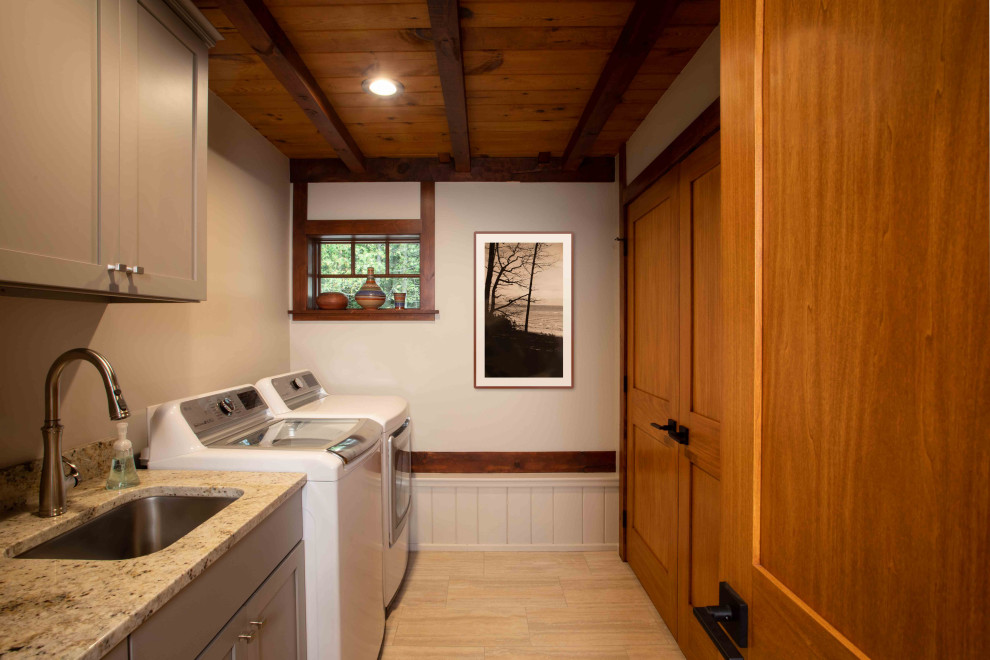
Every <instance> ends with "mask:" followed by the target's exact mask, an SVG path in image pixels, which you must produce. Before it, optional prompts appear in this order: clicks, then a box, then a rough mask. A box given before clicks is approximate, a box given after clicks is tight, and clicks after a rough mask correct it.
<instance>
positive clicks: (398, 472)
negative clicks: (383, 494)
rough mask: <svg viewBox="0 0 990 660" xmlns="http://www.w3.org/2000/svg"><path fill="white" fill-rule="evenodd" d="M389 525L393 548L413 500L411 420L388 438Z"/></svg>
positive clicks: (390, 540) (389, 536)
mask: <svg viewBox="0 0 990 660" xmlns="http://www.w3.org/2000/svg"><path fill="white" fill-rule="evenodd" d="M387 451H388V466H389V470H388V471H389V475H388V484H389V509H390V510H391V516H390V518H391V525H389V534H388V544H389V547H392V546H393V545H394V544H395V541H396V539H398V538H399V535H400V534H401V533H402V529H403V527H405V526H406V521H407V520H408V518H409V503H410V501H411V498H412V484H411V479H412V428H411V427H410V425H409V419H408V418H407V419H406V421H405V422H404V423H403V424H402V426H400V427H399V428H397V429H396V430H395V432H393V433H392V435H390V436H389V437H388V449H387Z"/></svg>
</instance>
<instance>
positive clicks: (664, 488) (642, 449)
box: [626, 168, 679, 630]
mask: <svg viewBox="0 0 990 660" xmlns="http://www.w3.org/2000/svg"><path fill="white" fill-rule="evenodd" d="M677 194H678V188H677V170H676V168H675V170H674V171H672V172H670V173H668V174H667V175H666V176H664V177H663V178H662V179H660V181H658V182H657V183H656V184H654V186H653V187H652V188H650V190H649V191H647V192H646V193H644V195H642V196H641V197H640V199H639V200H637V202H636V203H634V204H633V205H631V206H630V208H629V214H628V217H629V219H630V220H629V222H628V226H627V231H626V236H627V240H628V242H629V243H628V245H629V253H628V255H627V262H626V268H627V286H628V291H627V295H628V296H629V298H628V299H629V301H630V304H629V305H628V307H627V315H628V316H627V320H628V322H627V324H626V328H627V332H628V334H629V336H628V337H627V346H628V347H629V350H628V356H627V359H628V364H627V370H626V371H627V373H628V374H630V380H631V382H630V387H629V392H628V398H627V407H628V410H627V418H626V424H627V431H626V437H627V441H628V443H629V453H628V457H627V467H626V473H627V479H626V489H627V497H626V500H627V512H628V513H627V525H628V528H627V539H626V542H627V558H628V560H629V564H630V566H632V569H633V570H634V571H635V572H636V575H637V576H639V578H640V581H641V582H642V583H643V586H644V588H645V589H646V592H647V593H648V594H649V596H650V599H651V600H652V601H653V603H654V605H655V606H656V608H657V611H659V612H660V615H661V616H662V617H663V618H664V620H665V621H666V622H667V625H668V626H669V627H670V629H671V630H676V626H677V530H678V519H677V516H678V512H677V470H678V449H677V445H676V444H675V443H674V442H673V441H672V440H670V439H669V438H668V437H667V436H666V434H665V433H663V432H661V431H658V430H656V428H655V427H653V426H651V424H659V425H664V424H666V423H667V420H668V419H669V418H672V417H674V416H675V415H676V414H677V391H678V376H677V367H678V364H677V361H678V356H677V335H678V332H679V327H678V318H677V311H676V310H677V296H678V291H677V281H678V279H677V278H678V273H677V267H678V266H677V262H678V242H677V233H678V211H679V205H678V198H677Z"/></svg>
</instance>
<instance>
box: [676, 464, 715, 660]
mask: <svg viewBox="0 0 990 660" xmlns="http://www.w3.org/2000/svg"><path fill="white" fill-rule="evenodd" d="M680 502H681V510H682V511H684V512H685V518H686V520H685V523H683V525H684V526H685V527H686V529H684V528H682V530H681V534H680V555H681V556H682V557H684V558H685V560H686V561H685V565H684V568H683V570H682V571H681V579H682V580H683V584H681V585H680V588H679V591H680V612H679V614H680V622H679V623H680V629H679V630H678V639H677V641H678V644H680V646H681V650H682V651H683V652H684V655H685V656H686V657H688V658H703V659H706V660H707V659H708V658H711V659H712V660H716V659H717V658H719V657H720V656H719V653H718V651H716V650H715V647H714V645H712V643H711V641H710V640H709V639H708V636H707V635H706V634H705V633H704V631H702V630H701V628H700V626H699V625H698V621H697V620H696V619H695V618H694V615H693V613H692V611H691V610H692V608H693V607H696V606H704V605H706V604H711V603H717V602H718V556H719V541H720V526H721V507H722V498H721V492H720V487H719V481H718V478H716V477H713V476H712V475H710V474H708V473H707V472H705V471H704V470H703V469H702V468H700V467H699V466H698V465H697V464H696V463H695V462H694V461H692V460H691V459H690V458H689V457H688V456H687V453H686V452H685V455H684V456H682V457H681V461H680Z"/></svg>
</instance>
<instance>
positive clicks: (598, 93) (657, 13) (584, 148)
mask: <svg viewBox="0 0 990 660" xmlns="http://www.w3.org/2000/svg"><path fill="white" fill-rule="evenodd" d="M677 4H678V0H636V4H635V5H634V6H633V9H632V12H630V14H629V18H628V19H627V20H626V25H625V27H623V28H622V33H621V34H620V35H619V40H618V41H617V42H616V44H615V48H613V49H612V53H611V55H609V58H608V61H607V62H606V63H605V68H604V69H603V70H602V74H601V76H599V78H598V84H596V85H595V89H594V91H593V92H592V93H591V98H590V99H589V100H588V104H587V105H586V106H585V108H584V112H583V113H582V114H581V119H580V120H579V121H578V125H577V128H575V129H574V133H573V134H572V135H571V139H570V141H569V142H568V143H567V148H566V149H565V150H564V169H567V170H575V169H577V168H578V166H580V165H581V160H582V159H583V158H584V156H585V154H587V153H588V152H589V151H590V150H591V147H592V145H594V143H595V140H597V139H598V134H599V133H600V132H601V130H602V127H603V126H605V122H606V121H608V118H609V116H610V115H611V114H612V111H613V110H614V109H615V106H617V105H618V104H619V102H620V101H622V95H623V94H625V92H626V90H627V89H628V88H629V83H631V82H632V79H633V78H634V77H635V76H636V73H637V72H638V71H639V68H640V66H642V64H643V62H644V61H645V60H646V56H647V55H649V54H650V51H651V50H653V46H654V44H656V42H657V39H659V38H660V34H661V33H662V32H663V29H664V28H665V27H666V26H667V24H668V23H669V22H670V18H671V16H672V15H673V14H674V10H675V9H676V8H677Z"/></svg>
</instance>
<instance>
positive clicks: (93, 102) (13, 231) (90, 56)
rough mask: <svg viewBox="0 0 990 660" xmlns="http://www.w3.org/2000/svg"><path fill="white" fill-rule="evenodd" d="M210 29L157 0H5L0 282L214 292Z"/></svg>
mask: <svg viewBox="0 0 990 660" xmlns="http://www.w3.org/2000/svg"><path fill="white" fill-rule="evenodd" d="M172 4H177V5H179V6H180V7H182V6H183V3H182V2H181V0H173V3H172ZM183 13H184V14H185V15H186V18H188V14H187V13H186V12H183ZM203 30H204V28H203V27H201V26H198V27H197V31H194V30H193V29H191V28H190V26H189V25H188V24H187V23H186V22H185V21H184V20H183V19H180V18H179V17H178V16H177V15H176V14H175V13H173V12H172V10H171V9H170V8H169V7H168V6H167V5H166V3H165V2H163V1H162V0H31V1H30V2H21V1H17V2H2V3H0V80H2V85H3V88H4V93H3V95H2V99H0V108H2V116H3V117H4V124H5V126H4V130H3V131H2V132H0V285H2V284H7V285H13V286H20V287H30V288H34V287H40V288H44V289H49V290H62V291H74V292H80V293H92V294H97V295H115V296H127V297H141V298H145V297H147V298H165V299H172V300H175V299H179V300H203V299H205V298H206V148H207V146H206V125H207V115H206V109H207V48H208V45H207V43H206V42H204V40H203V39H204V37H202V36H201V35H202V34H203ZM208 30H209V29H208V28H207V31H208ZM206 38H209V37H208V36H207V37H206ZM117 264H123V265H126V266H128V267H130V269H129V270H110V269H109V268H108V266H110V265H117ZM121 268H122V266H121Z"/></svg>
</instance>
